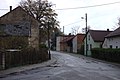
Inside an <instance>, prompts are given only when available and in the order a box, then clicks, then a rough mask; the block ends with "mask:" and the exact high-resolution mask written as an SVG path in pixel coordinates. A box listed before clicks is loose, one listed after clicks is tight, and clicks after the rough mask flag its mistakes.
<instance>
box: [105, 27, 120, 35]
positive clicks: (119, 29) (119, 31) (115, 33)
mask: <svg viewBox="0 0 120 80" xmlns="http://www.w3.org/2000/svg"><path fill="white" fill-rule="evenodd" d="M116 36H120V27H119V28H117V29H116V30H115V31H113V32H111V33H110V34H108V35H107V36H105V37H116Z"/></svg>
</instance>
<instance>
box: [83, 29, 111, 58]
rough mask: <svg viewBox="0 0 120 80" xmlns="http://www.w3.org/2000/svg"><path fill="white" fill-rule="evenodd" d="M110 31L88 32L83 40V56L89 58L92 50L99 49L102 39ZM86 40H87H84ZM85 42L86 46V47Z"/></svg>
mask: <svg viewBox="0 0 120 80" xmlns="http://www.w3.org/2000/svg"><path fill="white" fill-rule="evenodd" d="M110 32H111V31H109V30H107V31H103V30H89V31H88V32H87V35H86V36H85V38H84V55H87V56H91V49H92V48H101V47H102V43H103V41H104V37H105V36H106V35H108V34H109V33H110ZM86 38H87V40H86ZM86 41H87V46H86Z"/></svg>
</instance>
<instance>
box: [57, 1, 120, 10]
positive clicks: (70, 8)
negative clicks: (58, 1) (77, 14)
mask: <svg viewBox="0 0 120 80" xmlns="http://www.w3.org/2000/svg"><path fill="white" fill-rule="evenodd" d="M117 3H120V1H119V2H113V3H106V4H99V5H92V6H83V7H74V8H62V9H56V10H71V9H80V8H92V7H99V6H106V5H112V4H117Z"/></svg>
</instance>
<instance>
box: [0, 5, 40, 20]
mask: <svg viewBox="0 0 120 80" xmlns="http://www.w3.org/2000/svg"><path fill="white" fill-rule="evenodd" d="M17 9H21V10H23V11H24V12H25V13H27V14H28V15H29V16H31V17H32V18H33V19H34V20H36V21H38V20H37V19H35V17H34V16H32V15H30V14H29V13H28V12H27V11H25V10H24V9H23V8H22V7H21V6H18V7H16V8H14V9H13V10H11V11H9V12H8V13H6V14H4V15H2V16H0V18H2V17H4V16H6V15H8V14H9V13H11V12H13V11H15V10H17ZM38 22H39V21H38Z"/></svg>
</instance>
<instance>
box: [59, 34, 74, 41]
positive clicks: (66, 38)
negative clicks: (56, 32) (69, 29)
mask: <svg viewBox="0 0 120 80" xmlns="http://www.w3.org/2000/svg"><path fill="white" fill-rule="evenodd" d="M74 37H75V36H73V35H71V36H67V37H63V40H62V41H61V42H60V43H64V42H67V41H70V40H71V39H73V38H74Z"/></svg>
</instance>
